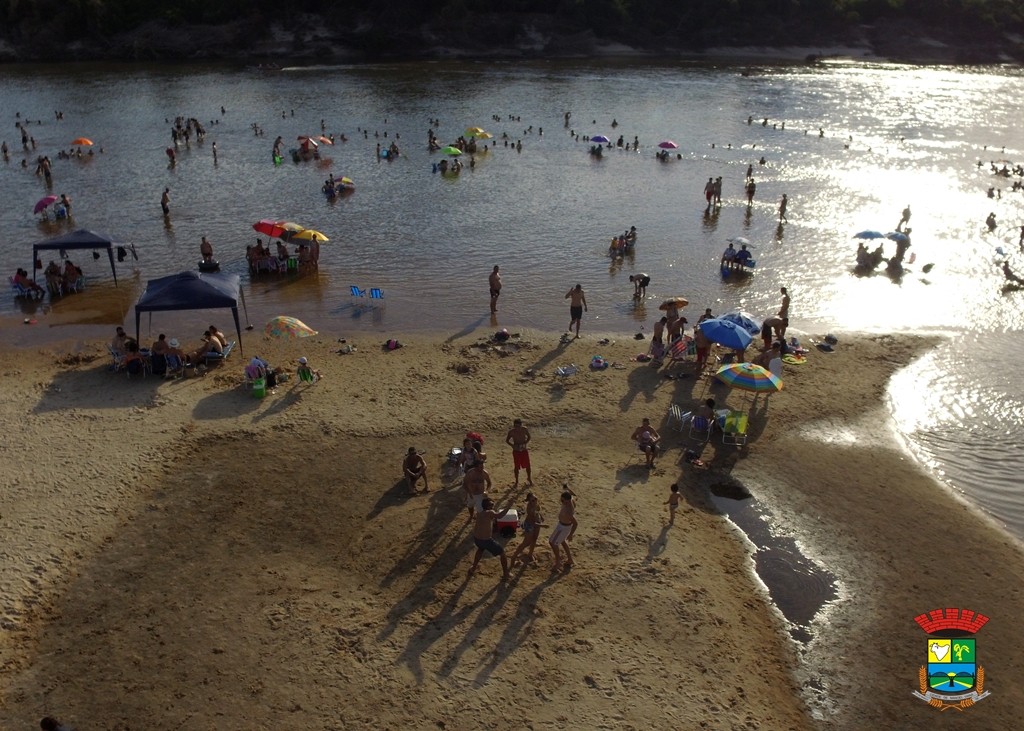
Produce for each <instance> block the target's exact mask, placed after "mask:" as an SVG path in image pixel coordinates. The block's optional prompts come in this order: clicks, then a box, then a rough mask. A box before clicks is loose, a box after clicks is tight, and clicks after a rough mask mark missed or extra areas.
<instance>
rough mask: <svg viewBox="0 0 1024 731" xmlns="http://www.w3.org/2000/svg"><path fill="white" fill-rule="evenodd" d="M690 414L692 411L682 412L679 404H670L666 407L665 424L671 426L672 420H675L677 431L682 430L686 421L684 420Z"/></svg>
mask: <svg viewBox="0 0 1024 731" xmlns="http://www.w3.org/2000/svg"><path fill="white" fill-rule="evenodd" d="M691 414H692V412H690V411H687V412H685V413H684V412H683V407H682V406H680V405H679V404H672V405H671V406H669V407H668V418H667V419H666V421H665V424H666V426H669V427H671V426H672V422H673V421H675V422H676V424H677V427H678V429H679V431H682V430H683V425H684V424H685V423H686V420H687V419H689V418H690V416H691Z"/></svg>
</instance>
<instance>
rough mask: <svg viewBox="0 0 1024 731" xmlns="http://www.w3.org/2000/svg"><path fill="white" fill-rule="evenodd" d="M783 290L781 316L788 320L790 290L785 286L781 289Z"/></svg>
mask: <svg viewBox="0 0 1024 731" xmlns="http://www.w3.org/2000/svg"><path fill="white" fill-rule="evenodd" d="M779 291H780V292H782V306H781V307H779V317H781V318H782V319H784V320H786V319H788V318H789V292H787V291H786V288H785V287H783V288H782V289H780V290H779Z"/></svg>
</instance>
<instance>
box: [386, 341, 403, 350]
mask: <svg viewBox="0 0 1024 731" xmlns="http://www.w3.org/2000/svg"><path fill="white" fill-rule="evenodd" d="M384 347H385V348H387V349H388V350H398V349H399V348H401V347H402V344H401V343H400V342H398V341H397V340H395V339H394V338H391V339H390V340H388V341H387V342H386V343H384Z"/></svg>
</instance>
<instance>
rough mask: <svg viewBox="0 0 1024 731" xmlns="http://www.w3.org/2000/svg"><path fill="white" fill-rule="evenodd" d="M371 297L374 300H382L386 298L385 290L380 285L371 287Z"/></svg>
mask: <svg viewBox="0 0 1024 731" xmlns="http://www.w3.org/2000/svg"><path fill="white" fill-rule="evenodd" d="M370 299H372V300H382V299H384V290H383V289H381V288H380V287H371V288H370Z"/></svg>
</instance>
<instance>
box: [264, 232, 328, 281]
mask: <svg viewBox="0 0 1024 731" xmlns="http://www.w3.org/2000/svg"><path fill="white" fill-rule="evenodd" d="M292 258H294V259H295V268H296V269H297V270H299V271H302V270H304V269H315V268H316V267H317V266H318V265H319V262H320V242H319V241H317V238H316V234H314V235H313V236H312V238H311V239H310V240H309V241H308V242H306V241H303V242H301V243H300V244H299V245H298V247H297V248H296V251H295V254H294V256H293V254H292V253H291V252H290V251H289V250H288V246H287V244H285V243H284V242H283V241H278V242H277V247H276V251H271V248H270V242H269V241H268V242H267V243H266V245H264V244H263V239H260V238H257V239H256V245H255V246H251V245H250V246H246V247H245V260H246V261H247V262H248V264H249V273H250V274H262V273H265V272H272V273H281V272H286V271H288V263H289V260H290V259H292Z"/></svg>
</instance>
